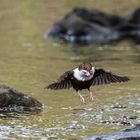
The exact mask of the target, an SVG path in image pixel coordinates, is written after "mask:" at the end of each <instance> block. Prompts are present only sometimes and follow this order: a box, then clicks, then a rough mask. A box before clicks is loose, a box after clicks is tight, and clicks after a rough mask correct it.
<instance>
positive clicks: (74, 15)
mask: <svg viewBox="0 0 140 140" xmlns="http://www.w3.org/2000/svg"><path fill="white" fill-rule="evenodd" d="M124 23H125V18H122V17H120V16H117V15H110V14H107V13H103V12H101V11H99V10H96V9H86V8H74V9H73V10H72V11H71V12H70V13H68V14H67V15H66V16H65V17H64V18H63V19H62V20H60V21H58V22H57V23H55V24H54V25H53V26H52V28H51V30H50V31H49V32H48V33H47V36H48V37H51V38H53V39H55V40H62V41H64V42H68V43H76V44H90V43H96V44H106V43H109V42H112V41H116V40H121V39H122V38H123V34H122V33H121V32H120V31H119V30H118V28H119V27H120V26H121V25H122V24H124Z"/></svg>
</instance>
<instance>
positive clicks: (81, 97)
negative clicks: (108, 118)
mask: <svg viewBox="0 0 140 140" xmlns="http://www.w3.org/2000/svg"><path fill="white" fill-rule="evenodd" d="M80 101H81V102H82V103H85V98H84V97H83V96H82V95H81V96H80Z"/></svg>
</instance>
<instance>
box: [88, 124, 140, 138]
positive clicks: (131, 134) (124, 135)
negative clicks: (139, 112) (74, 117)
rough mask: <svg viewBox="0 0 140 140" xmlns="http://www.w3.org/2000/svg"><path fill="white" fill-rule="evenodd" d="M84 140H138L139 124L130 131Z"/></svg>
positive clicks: (139, 133) (139, 135)
mask: <svg viewBox="0 0 140 140" xmlns="http://www.w3.org/2000/svg"><path fill="white" fill-rule="evenodd" d="M86 140H140V124H138V125H137V126H136V127H134V128H132V129H126V130H124V131H120V132H116V133H113V134H109V135H98V136H93V137H90V138H87V139H86Z"/></svg>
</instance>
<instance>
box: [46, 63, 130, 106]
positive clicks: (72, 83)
mask: <svg viewBox="0 0 140 140" xmlns="http://www.w3.org/2000/svg"><path fill="white" fill-rule="evenodd" d="M128 80H129V78H128V77H126V76H118V75H115V74H112V73H111V72H108V71H105V70H104V69H97V68H95V67H93V66H92V64H91V63H87V62H86V63H82V64H80V65H79V66H78V67H76V68H75V69H72V70H69V71H66V72H65V73H63V74H62V75H61V76H60V77H59V78H58V79H57V80H56V81H54V82H53V83H51V84H50V85H48V86H47V87H46V88H48V89H54V90H57V89H69V88H71V87H73V88H74V89H75V90H76V92H77V93H78V95H79V97H80V100H81V102H83V103H84V102H85V99H84V97H83V96H82V95H81V94H80V92H79V91H80V90H82V89H88V91H89V94H90V99H91V100H94V97H93V95H92V92H91V91H90V87H91V86H94V85H101V84H110V83H117V82H126V81H128Z"/></svg>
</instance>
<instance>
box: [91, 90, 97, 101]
mask: <svg viewBox="0 0 140 140" xmlns="http://www.w3.org/2000/svg"><path fill="white" fill-rule="evenodd" d="M90 99H91V101H95V99H96V96H94V95H93V94H92V92H90Z"/></svg>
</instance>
